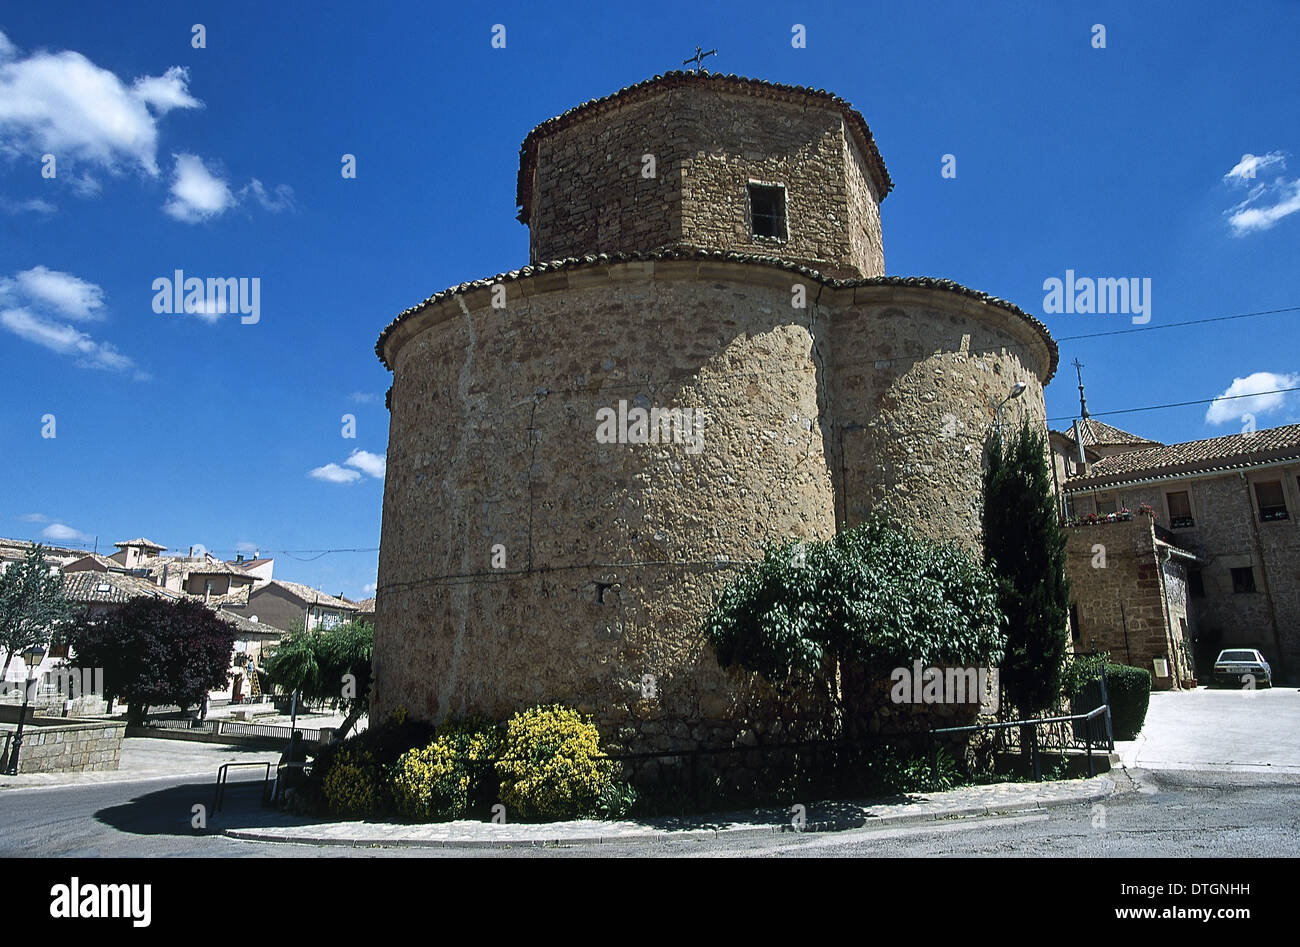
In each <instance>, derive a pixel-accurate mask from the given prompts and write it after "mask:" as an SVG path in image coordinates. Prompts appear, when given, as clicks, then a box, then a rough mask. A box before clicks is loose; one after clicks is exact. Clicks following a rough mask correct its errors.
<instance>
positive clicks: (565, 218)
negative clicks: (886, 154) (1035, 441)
mask: <svg viewBox="0 0 1300 947" xmlns="http://www.w3.org/2000/svg"><path fill="white" fill-rule="evenodd" d="M892 186H893V184H892V182H891V181H890V179H889V172H888V171H886V170H885V165H884V162H883V161H882V160H881V158H880V152H879V151H878V150H877V149H876V143H875V140H874V139H873V138H872V136H871V130H870V129H869V128H868V127H867V123H866V122H865V121H864V120H863V118H862V116H861V115H860V114H859V113H858V112H857V111H856V110H855V109H853V108H852V107H851V106H850V105H849V104H848V103H847V102H845V101H843V100H842V99H840V98H838V97H836V96H833V95H830V94H829V93H826V92H820V91H817V92H814V91H813V90H811V89H800V88H795V87H792V86H780V85H774V84H772V83H768V82H757V81H754V80H749V79H739V78H737V77H735V76H715V75H710V74H708V73H699V74H696V73H676V74H673V75H670V76H664V77H661V78H656V79H651V80H649V81H646V82H642V83H638V84H637V85H634V86H631V87H629V88H627V89H623V90H622V91H620V92H618V93H616V94H614V95H611V96H607V97H605V98H603V99H597V100H595V101H591V102H587V103H585V104H583V105H580V106H578V107H577V108H574V109H571V110H570V111H568V112H565V113H564V114H563V115H560V116H559V117H557V118H553V119H551V120H550V121H547V122H543V123H542V124H541V125H539V126H537V127H536V128H535V129H533V130H532V132H531V133H529V135H528V137H527V138H526V139H524V143H523V146H522V147H521V148H520V152H519V182H518V203H519V207H520V211H519V219H520V220H521V221H523V222H524V223H525V224H527V225H528V226H529V231H530V240H529V256H530V261H531V262H532V263H540V262H543V261H546V260H558V259H563V258H564V257H576V256H583V255H585V254H588V253H613V252H618V251H624V252H626V251H636V250H655V249H661V248H667V247H694V248H703V249H709V250H732V251H737V252H741V253H758V254H762V255H769V256H778V257H781V258H782V259H785V260H789V261H791V262H795V263H800V264H802V265H805V266H809V267H812V268H814V269H817V270H819V271H820V272H822V273H825V274H827V275H829V276H883V275H884V272H885V261H884V248H883V244H882V240H881V234H880V202H881V201H882V200H883V199H884V198H885V195H886V194H888V193H889V191H890V188H891V187H892Z"/></svg>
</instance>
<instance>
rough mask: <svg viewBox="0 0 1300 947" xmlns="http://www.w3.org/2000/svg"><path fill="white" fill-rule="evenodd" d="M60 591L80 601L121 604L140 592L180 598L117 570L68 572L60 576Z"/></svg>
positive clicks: (146, 581) (178, 595)
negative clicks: (61, 584) (61, 580)
mask: <svg viewBox="0 0 1300 947" xmlns="http://www.w3.org/2000/svg"><path fill="white" fill-rule="evenodd" d="M63 592H64V595H66V596H67V597H68V598H69V599H70V600H72V601H74V602H80V603H83V604H92V603H94V604H103V603H113V604H121V603H123V602H126V601H128V600H129V599H132V598H135V597H136V596H140V595H147V596H149V597H150V598H165V599H170V600H173V601H175V600H176V599H179V598H181V597H182V596H181V595H180V594H179V593H178V592H171V591H168V590H167V589H164V588H162V587H161V586H158V585H154V584H153V583H152V582H150V581H149V580H148V579H142V578H140V577H138V576H134V575H123V574H121V573H120V572H69V573H67V574H65V575H64V576H63Z"/></svg>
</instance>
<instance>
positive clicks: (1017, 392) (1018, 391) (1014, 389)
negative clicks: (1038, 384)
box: [997, 381, 1027, 439]
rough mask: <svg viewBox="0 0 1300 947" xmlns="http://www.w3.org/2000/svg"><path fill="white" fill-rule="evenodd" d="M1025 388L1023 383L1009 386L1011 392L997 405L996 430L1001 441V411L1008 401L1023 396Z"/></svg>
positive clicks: (1019, 382)
mask: <svg viewBox="0 0 1300 947" xmlns="http://www.w3.org/2000/svg"><path fill="white" fill-rule="evenodd" d="M1026 387H1027V386H1026V385H1025V383H1024V382H1023V381H1018V382H1016V383H1015V384H1014V385H1012V386H1011V391H1010V392H1009V393H1008V394H1007V396H1006V397H1005V398H1003V399H1002V401H1001V402H1000V403H999V404H998V408H997V429H998V438H999V439H1001V437H1002V409H1003V408H1005V407H1006V406H1007V402H1008V401H1011V400H1012V399H1014V398H1019V397H1020V396H1021V395H1023V394H1024V393H1025V388H1026Z"/></svg>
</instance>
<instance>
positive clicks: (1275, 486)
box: [1255, 480, 1287, 523]
mask: <svg viewBox="0 0 1300 947" xmlns="http://www.w3.org/2000/svg"><path fill="white" fill-rule="evenodd" d="M1255 499H1256V500H1258V501H1259V518H1260V519H1261V520H1263V521H1264V522H1265V523H1270V522H1272V521H1273V520H1284V519H1286V518H1287V512H1286V497H1284V496H1282V481H1281V480H1270V481H1269V482H1267V483H1257V484H1255Z"/></svg>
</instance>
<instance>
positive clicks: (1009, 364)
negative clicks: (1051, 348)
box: [827, 289, 1047, 556]
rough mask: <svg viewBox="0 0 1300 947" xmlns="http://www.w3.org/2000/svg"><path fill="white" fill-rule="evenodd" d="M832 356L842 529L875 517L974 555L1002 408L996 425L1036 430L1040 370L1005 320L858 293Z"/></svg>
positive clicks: (837, 322)
mask: <svg viewBox="0 0 1300 947" xmlns="http://www.w3.org/2000/svg"><path fill="white" fill-rule="evenodd" d="M830 340H831V341H830V345H829V353H828V355H827V358H828V360H829V362H830V364H831V366H832V370H831V371H830V373H829V374H830V377H831V378H832V379H833V385H832V394H831V398H830V400H831V403H832V404H833V405H834V414H835V418H836V422H837V430H838V431H839V432H841V439H840V443H839V445H838V446H839V448H840V450H839V454H838V457H837V458H835V461H836V462H835V463H833V465H832V469H834V470H835V471H836V472H837V473H838V474H839V475H840V476H839V478H837V479H838V480H839V481H840V483H841V484H842V489H841V491H840V494H839V496H838V499H839V502H840V510H839V515H840V520H841V522H843V523H844V524H845V525H848V526H852V525H854V524H856V523H859V522H861V521H862V520H863V519H864V518H865V517H866V516H867V514H868V513H870V512H871V511H872V510H873V509H880V510H882V511H884V512H886V513H888V514H890V515H892V516H894V517H895V518H897V519H899V520H901V521H903V522H909V523H913V524H914V525H915V528H916V529H917V530H918V531H919V532H921V533H923V534H926V535H929V536H930V537H931V538H934V539H952V540H956V541H957V542H958V543H959V544H960V545H962V546H964V547H965V548H966V549H967V550H968V551H969V552H971V553H972V554H974V555H976V556H978V555H980V554H981V539H980V533H981V521H982V511H983V506H982V502H981V496H982V491H983V466H984V463H983V449H984V443H985V438H986V437H987V436H988V434H989V432H990V430H991V429H992V428H993V426H994V423H995V421H996V408H997V406H998V404H999V403H1000V402H1001V401H1002V400H1003V399H1005V398H1006V396H1007V395H1008V394H1009V393H1010V391H1011V388H1012V386H1013V385H1014V384H1015V383H1016V382H1018V381H1023V382H1025V383H1026V385H1027V388H1026V391H1025V393H1024V394H1023V395H1021V397H1020V398H1017V399H1015V400H1013V401H1010V402H1008V403H1007V405H1006V407H1005V409H1004V410H1003V412H1002V423H1003V428H1004V430H1005V431H1007V432H1008V433H1010V432H1012V431H1015V430H1017V429H1018V428H1019V427H1020V424H1021V422H1022V421H1023V420H1026V419H1027V420H1029V421H1030V423H1031V425H1033V426H1035V427H1036V428H1039V429H1042V428H1043V427H1044V425H1045V421H1044V419H1045V417H1046V411H1045V409H1044V405H1043V388H1042V384H1041V382H1040V381H1039V378H1040V377H1041V376H1042V374H1043V373H1045V372H1046V370H1047V366H1046V365H1044V364H1042V363H1040V361H1039V359H1038V358H1037V357H1034V354H1033V351H1034V350H1033V349H1032V348H1027V347H1026V345H1025V336H1024V335H1023V334H1022V332H1021V329H1020V327H1019V326H1016V325H1014V324H1013V323H1012V320H996V321H995V320H990V319H989V318H988V312H987V307H982V306H980V305H978V304H971V305H965V304H961V303H957V302H955V301H954V300H951V299H948V298H943V297H937V296H936V295H934V294H929V293H922V292H907V291H899V290H897V289H891V290H889V291H887V292H882V291H871V292H868V291H863V290H859V291H858V292H857V293H856V294H855V301H854V302H853V304H852V305H851V306H847V307H844V308H843V309H841V310H839V311H837V312H836V313H835V318H834V320H833V323H832V329H831V332H830Z"/></svg>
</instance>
